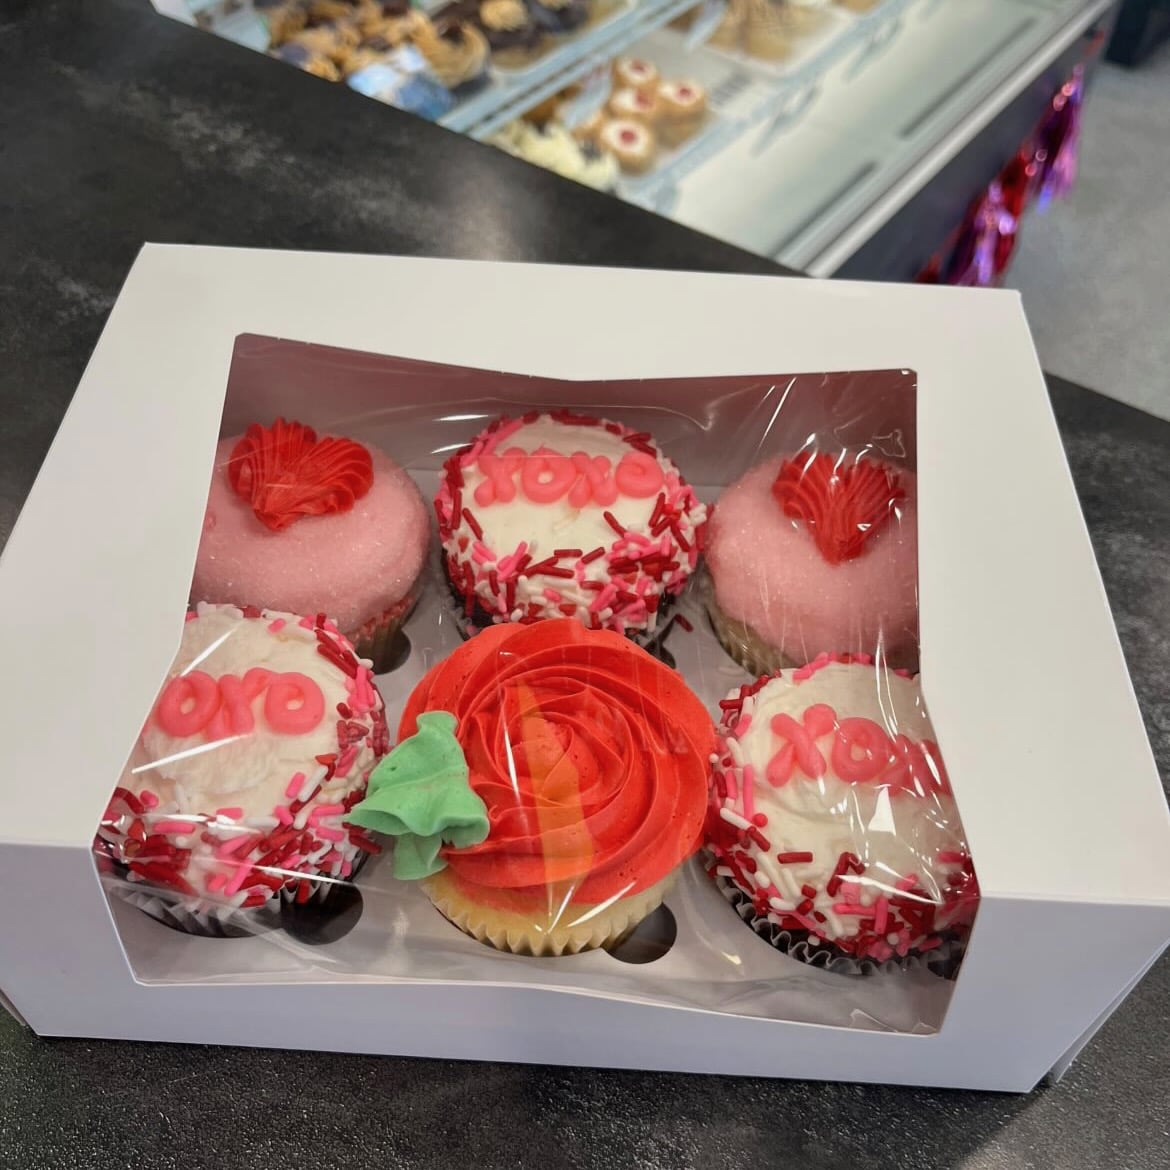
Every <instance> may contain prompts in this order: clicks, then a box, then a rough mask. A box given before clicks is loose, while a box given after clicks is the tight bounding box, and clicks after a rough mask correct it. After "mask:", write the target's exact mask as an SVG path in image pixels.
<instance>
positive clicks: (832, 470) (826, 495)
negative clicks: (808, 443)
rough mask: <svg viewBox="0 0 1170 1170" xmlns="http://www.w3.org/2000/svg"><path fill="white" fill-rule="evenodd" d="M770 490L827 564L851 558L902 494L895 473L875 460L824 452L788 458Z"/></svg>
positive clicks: (883, 523) (883, 522) (886, 519)
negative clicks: (849, 458)
mask: <svg viewBox="0 0 1170 1170" xmlns="http://www.w3.org/2000/svg"><path fill="white" fill-rule="evenodd" d="M772 495H773V496H774V497H775V500H776V502H777V503H778V504H779V505H780V507H781V508H782V509H783V511H784V515H785V516H790V517H791V518H792V519H793V520H803V521H804V523H805V525H806V526H807V527H808V530H809V533H810V534H811V535H812V538H813V540H814V541H815V542H816V546H817V549H818V550H819V552H820V554H821V556H823V557H824V558H825V560H826V561H828V562H829V564H831V565H839V564H840V563H841V562H842V561H851V560H853V558H854V557H859V556H861V554H862V553H863V552H864V551H865V542H866V541H867V540H869V539H870V537H872V536H873V535H874V534H875V533H877V532H879V531H881V529H882V528H884V527H885V526H886V525H887V524H888V523H889V522H890V518H891V517H892V516H893V515H894V506H895V505H896V504H898V503H899V502H901V501H902V500H904V499H905V498H906V493H905V492H904V491H903V490H902V488H901V486H900V485H899V483H898V476H897V475H896V474H895V473H894V472H893V471H891V470H890V469H889V468H887V467H885V466H883V465H882V464H879V463H874V462H871V461H867V460H864V459H862V460H858V461H856V462H853V463H848V464H845V463H842V462H841V460H840V459H839V458H834V457H833V456H830V455H826V454H823V453H821V454H817V455H814V456H813V457H812V458H811V459H805V458H802V459H786V460H785V461H784V462H783V463H782V464H781V465H780V472H779V474H778V475H777V476H776V478H775V480H774V481H773V482H772Z"/></svg>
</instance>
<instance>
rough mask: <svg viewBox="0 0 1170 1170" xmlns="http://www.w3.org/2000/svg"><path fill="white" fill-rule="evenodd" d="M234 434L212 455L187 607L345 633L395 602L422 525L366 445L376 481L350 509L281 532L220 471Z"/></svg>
mask: <svg viewBox="0 0 1170 1170" xmlns="http://www.w3.org/2000/svg"><path fill="white" fill-rule="evenodd" d="M239 437H240V436H238V435H235V436H233V437H231V438H229V439H223V440H222V441H221V442H220V444H219V446H218V447H217V448H216V454H215V471H214V473H213V475H212V480H211V490H210V492H209V493H208V498H207V512H206V514H205V516H204V520H203V535H202V537H201V538H200V541H199V555H198V559H197V560H196V564H195V579H194V581H193V582H192V585H191V598H192V600H193V601H210V602H214V603H229V602H230V603H231V604H233V605H239V606H244V605H256V606H259V607H261V608H263V609H276V610H284V611H286V612H289V613H308V614H313V613H319V612H322V611H323V612H324V613H326V614H328V615H329V617H331V618H332V619H333V620H334V621H335V622H336V623H337V624H338V626H339V627H340V628H341V629H342V630H353V629H356V628H357V627H358V626H359V625H361V624H362V622H364V621H366V620H368V619H369V618H371V617H373V616H375V615H377V614H380V613H382V612H384V611H385V610H387V609H389V608H390V607H391V606H393V605H395V604H396V603H397V602H399V601H401V600H402V599H403V598H404V597H405V596H406V595H407V594H408V593H409V592H410V590H411V587H412V586H413V585H414V583H415V581H417V580H418V576H419V574H420V573H421V572H422V567H423V563H424V561H425V559H426V550H427V540H428V537H429V532H430V529H429V520H428V517H427V510H426V505H425V504H424V503H423V499H422V497H421V496H420V495H419V493H418V488H416V487H415V486H414V481H413V480H412V479H411V478H410V476H409V475H407V473H406V472H405V471H403V470H402V468H401V467H399V466H398V464H396V463H395V462H394V461H393V460H392V459H390V458H389V457H388V456H386V455H384V454H383V453H382V452H381V451H378V450H377V449H375V448H370V455H371V457H372V459H373V464H374V482H373V485H372V486H371V488H370V490H369V491H368V492H367V493H366V494H365V495H364V496H362V498H361V499H359V500H358V501H357V502H356V503H355V504H354V506H353V509H352V510H351V511H349V512H335V513H333V514H331V515H326V516H304V517H302V518H301V519H299V520H297V521H296V522H294V523H293V524H290V525H289V526H288V527H287V528H286V529H284V530H283V531H281V532H272V531H270V530H269V529H267V528H265V527H264V525H263V524H261V523H260V521H259V520H257V519H256V516H255V513H253V511H252V508H251V506H250V505H249V504H248V503H247V502H246V501H245V500H243V499H241V498H240V497H239V496H238V495H236V493H235V492H234V491H233V490H232V487H231V484H230V483H229V482H228V478H227V473H226V467H227V461H228V459H229V457H230V456H231V453H232V449H233V448H234V447H235V445H236V443H237V442H238V440H239Z"/></svg>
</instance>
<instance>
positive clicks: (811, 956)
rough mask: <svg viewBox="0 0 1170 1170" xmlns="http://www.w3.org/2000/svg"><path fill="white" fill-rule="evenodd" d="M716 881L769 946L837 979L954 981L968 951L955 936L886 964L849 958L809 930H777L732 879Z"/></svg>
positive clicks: (722, 878) (746, 921)
mask: <svg viewBox="0 0 1170 1170" xmlns="http://www.w3.org/2000/svg"><path fill="white" fill-rule="evenodd" d="M714 881H715V885H716V887H717V888H718V890H719V892H720V893H721V894H722V895H723V897H724V898H726V899H727V901H728V902H729V903H730V904H731V905H732V907H733V908H734V909H735V912H736V913H737V914H738V915H739V916H740V918H741V919H743V921H744V923H745V924H746V925H747V926H749V927H750V928H751V929H752V931H753V932H754V933H755V934H757V935H759V937H760V938H762V939H763V940H764V941H765V942H766V943H769V944H770V945H771V946H773V947H775V948H776V950H778V951H780V953H781V954H784V955H787V956H788V957H789V958H790V959H796V960H797V961H798V962H801V963H807V964H808V965H809V966H810V967H816V968H818V969H820V970H822V971H831V972H833V974H835V975H852V976H867V975H878V974H886V973H890V972H903V971H914V970H918V969H920V968H925V969H926V970H928V971H930V972H931V974H933V975H937V976H939V977H940V978H943V979H953V978H954V977H955V975H956V974H957V972H958V969H959V963H960V961H961V960H962V957H963V953H964V951H965V950H966V948H967V942H966V938H965V937H959V936H957V935H953V934H952V935H947V936H944V937H943V940H942V942H941V943H940V944H939V945H938V946H937V947H934V948H932V949H931V950H930V951H927V952H925V953H921V952H920V953H914V952H911V953H909V954H907V955H905V956H902V957H898V958H891V959H887V960H886V961H885V962H878V960H876V959H858V958H856V957H855V956H853V955H849V954H846V953H845V952H844V951H842V950H841V949H840V948H839V947H835V946H834V945H833V944H832V943H831V942H828V941H824V940H821V941H818V942H815V943H814V942H813V941H812V938H813V937H814V936H813V935H812V934H811V932H809V931H807V930H790V929H787V928H785V927H780V926H777V925H776V923H774V922H772V921H771V920H770V919H769V918H768V917H767V916H763V917H761V916H760V915H759V913H757V911H756V908H755V906H754V905H753V903H752V900H751V898H749V897H748V896H747V895H746V894H745V893H744V892H743V891H742V890H741V889H740V888H739V887H738V886H737V885H736V884H735V883H734V882H733V881H731V880H730V879H729V878H726V877H722V876H717V877H716V878H715V879H714ZM818 937H819V936H818Z"/></svg>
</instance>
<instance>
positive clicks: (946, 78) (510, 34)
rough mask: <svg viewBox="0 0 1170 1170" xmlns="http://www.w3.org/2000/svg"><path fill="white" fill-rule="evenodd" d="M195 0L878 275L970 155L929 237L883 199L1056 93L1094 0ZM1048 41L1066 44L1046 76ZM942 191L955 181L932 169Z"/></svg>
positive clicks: (603, 178) (794, 256) (734, 221)
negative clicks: (886, 239)
mask: <svg viewBox="0 0 1170 1170" xmlns="http://www.w3.org/2000/svg"><path fill="white" fill-rule="evenodd" d="M191 8H192V11H193V13H195V16H196V19H197V20H198V21H199V22H200V23H202V24H203V25H204V27H208V28H210V29H212V30H213V31H219V32H222V35H225V36H232V37H233V38H234V39H237V40H240V41H241V42H242V43H246V44H249V45H252V46H254V47H258V48H262V49H265V50H266V51H267V52H268V53H269V54H270V55H271V56H273V57H275V58H277V59H279V60H281V61H283V62H285V63H287V64H291V65H293V66H294V67H296V68H298V69H301V70H303V71H305V72H308V73H311V74H313V75H315V76H317V77H319V78H324V79H327V80H330V81H335V82H337V81H342V82H346V83H348V84H349V85H350V86H351V88H353V89H355V90H357V91H359V92H360V93H363V94H366V95H368V96H371V97H375V98H377V99H378V100H380V101H383V102H385V103H387V104H390V105H395V106H398V107H399V108H401V109H404V110H407V111H409V112H411V113H415V114H418V115H419V116H422V117H425V118H428V119H430V120H433V121H437V122H439V123H441V124H442V125H444V126H446V127H448V128H449V129H452V130H455V131H458V132H462V133H466V134H469V135H471V136H473V137H475V138H477V139H479V140H480V141H484V142H490V143H492V144H494V145H496V146H499V147H501V148H502V149H505V150H507V151H509V152H510V153H512V154H514V155H516V156H518V157H520V158H524V159H526V160H528V161H530V162H533V163H534V165H538V166H545V167H546V169H549V170H553V171H554V172H555V173H557V174H560V175H562V176H564V177H567V178H572V179H576V180H579V181H582V182H585V183H587V184H589V185H590V186H593V187H596V188H599V189H603V190H609V191H612V192H613V193H615V194H616V195H618V196H619V197H621V198H623V199H626V200H628V201H630V202H634V203H637V204H640V205H641V206H643V207H646V208H648V209H650V210H653V211H657V212H659V213H661V214H666V215H669V216H670V217H672V218H674V219H676V220H678V221H680V222H682V223H684V224H687V225H688V226H691V227H694V228H697V229H699V230H701V231H703V232H705V233H707V234H710V235H714V236H716V237H719V238H721V239H725V240H728V241H730V242H732V243H734V244H737V245H739V246H740V247H743V248H745V249H747V250H749V251H753V252H757V253H759V254H761V255H764V256H767V257H769V258H772V259H774V260H777V261H779V262H780V263H782V264H784V265H785V266H787V267H790V268H795V269H799V270H802V271H807V272H809V273H811V274H813V275H830V274H832V273H834V272H836V271H839V270H841V269H842V267H843V266H846V267H847V270H848V271H850V273H851V274H854V275H876V274H878V273H876V272H870V270H869V269H868V268H867V267H866V264H867V263H869V262H870V261H868V260H864V261H863V260H860V259H858V257H864V256H869V255H872V256H873V257H874V260H873V261H872V262H873V263H880V264H881V265H888V264H890V263H895V264H896V263H900V261H897V260H893V261H892V260H891V259H890V258H891V256H893V257H901V256H905V257H906V260H905V263H906V264H907V265H910V267H908V268H906V269H905V270H902V269H899V271H898V272H897V273H896V275H899V276H901V277H902V278H907V279H908V278H911V277H913V276H915V275H916V274H917V273H918V272H919V271H921V270H925V269H927V266H928V261H929V260H930V257H931V255H932V254H933V253H934V252H937V251H940V250H941V249H942V247H943V245H944V243H945V239H946V236H947V233H950V232H951V231H952V229H954V227H955V225H956V224H959V223H961V222H963V221H964V216H965V215H966V213H967V210H968V206H969V205H970V204H972V202H973V201H974V200H975V198H976V197H977V196H978V195H979V193H980V190H981V188H982V186H983V185H985V184H986V176H985V175H984V174H983V172H984V171H985V170H986V166H985V165H981V166H980V167H979V171H980V178H979V182H978V183H977V184H975V185H974V186H973V188H972V189H971V190H970V192H969V193H968V195H967V197H966V198H965V199H960V201H959V202H958V203H957V204H956V205H955V206H953V208H952V210H951V213H950V218H949V219H946V220H945V223H935V222H934V220H935V219H940V220H941V219H942V218H943V216H944V211H943V210H942V209H940V210H939V211H938V212H937V214H935V215H933V216H932V224H931V230H932V231H934V232H937V233H938V238H935V239H932V240H931V241H930V242H929V243H927V244H924V245H923V246H921V247H914V246H912V245H911V246H903V247H901V248H900V249H883V248H880V247H877V246H875V247H874V248H872V249H870V248H869V244H870V241H871V240H872V239H873V238H874V237H875V236H880V235H885V234H889V233H890V232H893V231H895V230H896V231H897V232H898V233H899V234H900V236H901V237H903V243H904V244H905V242H906V241H905V238H904V237H905V236H906V233H907V231H908V230H909V228H908V226H907V225H908V222H909V221H908V220H905V218H904V217H903V219H902V221H901V223H900V226H897V227H895V226H893V225H894V220H896V219H897V217H898V215H899V213H900V211H901V209H903V208H905V206H906V205H907V203H908V202H909V201H910V200H911V199H912V198H913V197H914V195H915V194H916V192H918V191H920V190H921V188H922V187H923V186H924V185H925V184H927V183H929V182H932V181H933V180H934V176H935V175H937V174H938V173H939V172H940V170H941V169H942V168H944V167H946V166H948V165H949V163H950V160H952V159H954V158H956V157H957V156H958V155H960V154H962V153H963V152H964V151H965V150H966V148H967V147H968V146H971V149H972V150H974V146H973V145H972V143H973V140H974V139H975V138H976V137H982V138H987V137H988V136H990V135H995V136H996V138H997V141H998V136H999V135H1000V134H1001V133H1003V132H1001V131H1000V130H999V129H998V126H999V121H998V120H997V119H999V115H998V113H997V111H1000V110H1001V109H1002V110H1004V113H1003V115H1002V119H999V120H1002V121H1003V122H1004V123H1005V124H1006V122H1007V121H1008V117H1009V113H1010V116H1011V118H1012V119H1017V118H1019V117H1020V115H1019V114H1018V113H1017V112H1016V107H1017V106H1019V105H1021V104H1022V99H1021V100H1020V101H1016V102H1015V104H1014V105H1013V104H1011V103H1012V100H1013V99H1019V98H1021V95H1028V97H1029V100H1031V95H1033V94H1035V93H1037V92H1038V91H1039V90H1042V89H1043V87H1044V86H1045V85H1047V86H1051V87H1052V88H1050V90H1049V92H1050V93H1051V92H1054V91H1055V89H1056V88H1057V87H1059V86H1060V85H1061V84H1062V83H1063V82H1065V81H1066V80H1067V79H1068V78H1069V76H1071V74H1072V70H1073V68H1074V67H1075V66H1077V65H1078V64H1079V63H1080V59H1081V58H1083V57H1084V55H1085V53H1087V52H1088V51H1089V50H1088V49H1080V48H1078V46H1079V45H1081V44H1088V43H1089V42H1088V37H1089V34H1090V33H1091V32H1092V30H1093V29H1094V28H1095V27H1096V25H1097V23H1098V22H1099V21H1100V20H1101V19H1102V17H1103V15H1104V14H1105V13H1106V11H1107V10H1108V8H1109V0H981V3H979V4H975V3H969V4H968V3H958V2H955V3H949V4H947V3H939V2H938V0H704V2H703V3H695V0H453V2H450V3H444V0H418V5H417V6H413V7H412V5H411V2H410V0H191ZM249 21H250V23H248V22H249ZM1057 60H1059V61H1062V62H1066V64H1064V65H1062V66H1061V69H1062V70H1063V72H1062V73H1060V75H1059V76H1058V77H1057V78H1055V79H1053V78H1052V77H1051V76H1050V71H1051V68H1052V63H1053V62H1054V61H1057ZM1041 75H1043V77H1044V80H1043V81H1040V82H1038V81H1037V78H1038V77H1040V76H1041ZM1005 101H1006V102H1007V103H1009V104H1008V105H1007V106H1005ZM1041 104H1042V103H1039V104H1038V105H1037V113H1036V114H1035V115H1034V116H1033V117H1032V120H1031V123H1030V124H1022V125H1020V127H1019V129H1018V130H1017V131H1016V132H1015V137H1014V138H1013V139H1012V140H1011V141H1008V142H1005V144H1004V145H1003V146H1002V150H1001V154H1002V158H1003V159H1004V160H1005V161H1006V160H1007V159H1008V158H1010V157H1011V155H1012V154H1013V153H1014V152H1015V151H1016V150H1018V149H1019V148H1020V143H1021V141H1023V140H1025V139H1026V137H1027V136H1028V135H1030V134H1031V133H1032V132H1033V130H1034V129H1035V123H1036V121H1037V120H1038V118H1039V117H1040V116H1041V113H1042V110H1041V109H1040V105H1041ZM989 119H990V120H991V121H990V122H989ZM520 121H524V122H528V123H531V124H532V125H534V126H536V127H538V128H539V130H540V133H539V134H534V133H532V132H530V131H526V130H524V129H523V128H521V127H518V126H517V125H516V123H517V122H520ZM558 126H559V127H560V128H561V129H563V130H565V131H568V134H569V136H570V137H571V138H575V139H576V140H577V141H578V142H579V143H580V144H582V151H577V152H574V151H573V149H572V147H571V143H570V142H569V141H568V139H566V137H565V135H563V134H562V133H561V132H560V129H557V128H556V127H558ZM985 149H990V150H991V151H992V152H993V153H994V152H995V150H997V149H999V148H998V147H990V148H985ZM598 152H599V153H598ZM988 157H990V156H988ZM611 167H616V168H617V171H618V174H617V175H616V177H615V176H612V175H611V174H610V173H609V172H610V169H611ZM960 195H961V193H960ZM946 198H947V200H948V201H949V200H954V199H957V198H959V195H956V193H955V192H954V191H953V190H952V189H951V188H949V187H948V190H947V196H946ZM993 203H994V200H992V201H990V204H993ZM990 204H989V206H990ZM988 218H989V219H991V218H993V213H992V212H990V211H989V213H988ZM853 264H857V265H858V266H859V267H857V268H853V267H850V266H851V265H853ZM952 267H955V266H952ZM979 279H982V277H980V278H979Z"/></svg>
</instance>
